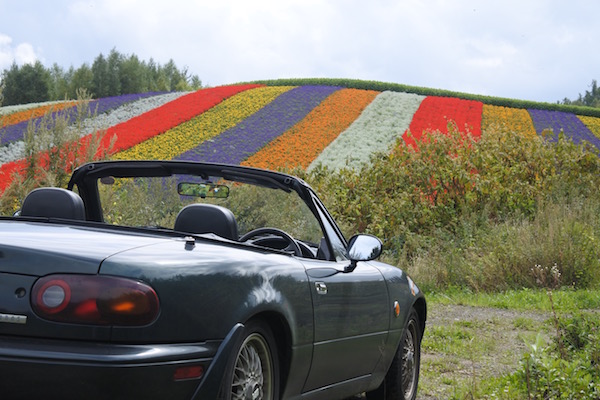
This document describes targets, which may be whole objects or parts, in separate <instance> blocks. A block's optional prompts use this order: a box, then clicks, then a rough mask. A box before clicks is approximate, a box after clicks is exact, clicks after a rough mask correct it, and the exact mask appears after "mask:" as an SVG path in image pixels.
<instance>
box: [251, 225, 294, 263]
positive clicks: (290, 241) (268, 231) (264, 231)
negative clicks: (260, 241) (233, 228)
mask: <svg viewBox="0 0 600 400" xmlns="http://www.w3.org/2000/svg"><path fill="white" fill-rule="evenodd" d="M264 235H274V236H277V237H279V238H281V239H283V240H285V241H286V242H287V247H285V248H284V249H283V250H284V251H292V252H293V253H294V255H295V256H298V257H302V250H301V249H300V246H298V243H297V242H296V241H295V240H294V238H293V237H292V236H290V234H289V233H286V232H284V231H282V230H281V229H277V228H258V229H254V230H252V231H250V232H248V233H246V234H245V235H243V236H242V237H241V238H240V242H247V241H248V240H250V239H253V238H255V237H258V236H264Z"/></svg>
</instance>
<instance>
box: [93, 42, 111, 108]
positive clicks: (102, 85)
mask: <svg viewBox="0 0 600 400" xmlns="http://www.w3.org/2000/svg"><path fill="white" fill-rule="evenodd" d="M92 75H93V78H92V88H91V90H92V93H93V95H94V96H95V97H97V98H100V97H106V96H108V62H107V61H106V59H105V58H104V56H103V55H102V53H100V55H99V56H98V57H96V59H95V60H94V63H93V64H92Z"/></svg>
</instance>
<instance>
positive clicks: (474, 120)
mask: <svg viewBox="0 0 600 400" xmlns="http://www.w3.org/2000/svg"><path fill="white" fill-rule="evenodd" d="M482 112H483V103H481V102H479V101H474V100H462V99H457V98H453V97H436V96H428V97H426V98H425V99H424V100H423V101H422V102H421V105H420V106H419V109H418V110H417V112H416V113H415V115H414V116H413V119H412V121H411V123H410V126H409V128H408V131H406V132H405V133H404V135H403V138H404V140H405V142H406V143H407V144H409V145H412V146H416V143H417V142H418V141H420V140H421V138H422V137H423V135H424V134H427V132H434V131H440V132H442V133H448V124H450V123H455V124H456V127H457V128H458V130H459V131H460V132H465V133H470V134H471V135H472V136H473V137H474V138H479V137H481V115H482Z"/></svg>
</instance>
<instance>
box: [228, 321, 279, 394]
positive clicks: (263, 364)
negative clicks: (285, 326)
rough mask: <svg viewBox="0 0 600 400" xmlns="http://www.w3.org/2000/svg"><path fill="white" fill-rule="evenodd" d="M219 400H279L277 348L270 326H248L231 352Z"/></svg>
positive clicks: (259, 323)
mask: <svg viewBox="0 0 600 400" xmlns="http://www.w3.org/2000/svg"><path fill="white" fill-rule="evenodd" d="M219 399H222V400H242V399H244V400H245V399H255V400H278V399H279V359H278V355H277V345H276V342H275V339H274V337H273V333H272V332H271V329H270V328H269V326H268V325H266V324H264V323H262V322H260V321H250V322H249V323H247V324H246V325H245V327H244V331H243V334H242V335H241V339H240V340H239V341H238V343H237V345H236V347H235V349H234V351H233V352H232V357H231V359H230V361H229V365H228V367H227V373H226V375H225V379H224V381H223V385H222V387H221V391H220V396H219Z"/></svg>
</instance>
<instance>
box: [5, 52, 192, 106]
mask: <svg viewBox="0 0 600 400" xmlns="http://www.w3.org/2000/svg"><path fill="white" fill-rule="evenodd" d="M201 86H202V82H201V80H200V79H199V78H198V76H197V75H190V74H189V72H188V70H187V68H178V67H177V66H176V65H175V62H174V61H173V60H169V61H168V62H167V63H166V64H164V65H161V64H159V63H157V62H155V61H154V60H153V59H152V58H150V60H148V61H144V60H140V59H139V58H138V56H136V55H135V54H131V55H125V54H121V53H119V52H118V51H117V50H116V49H112V50H111V51H110V53H109V54H108V55H107V56H106V57H105V56H104V55H103V54H102V53H100V55H98V56H97V57H96V58H95V59H94V62H93V64H92V65H91V66H90V65H88V64H87V63H84V64H83V65H81V66H80V67H79V68H77V69H75V68H74V67H73V66H71V67H70V68H69V69H66V70H65V69H64V68H63V67H61V66H59V65H57V64H56V63H54V64H53V65H52V67H50V68H46V67H45V66H44V65H43V64H42V63H41V62H40V61H36V62H35V63H33V64H24V65H22V66H18V65H17V64H16V63H14V62H13V64H12V65H11V67H10V68H8V69H5V70H4V71H2V74H1V75H0V105H5V106H8V105H15V104H27V103H35V102H42V101H52V100H64V99H75V98H76V97H77V91H78V90H79V89H86V91H87V92H88V93H90V94H91V95H92V96H93V97H94V98H101V97H109V96H119V95H122V94H130V93H144V92H171V91H181V90H195V89H198V88H200V87H201Z"/></svg>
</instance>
